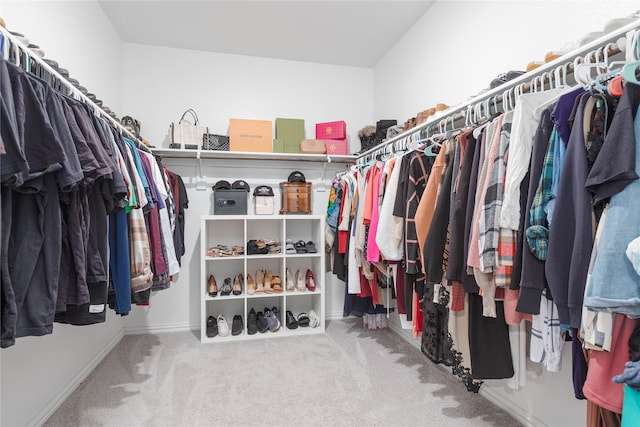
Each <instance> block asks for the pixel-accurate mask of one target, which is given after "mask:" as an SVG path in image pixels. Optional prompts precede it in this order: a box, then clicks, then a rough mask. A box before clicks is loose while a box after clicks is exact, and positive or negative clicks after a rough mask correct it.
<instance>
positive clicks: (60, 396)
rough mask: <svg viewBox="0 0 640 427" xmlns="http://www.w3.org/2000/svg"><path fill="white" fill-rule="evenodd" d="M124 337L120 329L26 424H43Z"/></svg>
mask: <svg viewBox="0 0 640 427" xmlns="http://www.w3.org/2000/svg"><path fill="white" fill-rule="evenodd" d="M122 337H124V330H123V329H120V330H119V331H118V333H117V334H116V335H115V336H114V337H113V338H112V339H111V340H110V341H109V342H108V343H107V345H105V346H104V347H103V348H102V349H101V350H100V351H98V353H96V355H95V356H93V358H92V359H91V360H90V361H89V363H87V364H86V365H85V366H84V367H82V369H81V370H80V371H79V372H78V373H77V374H76V376H75V377H73V379H72V380H71V381H69V382H68V383H67V385H66V386H64V387H63V389H62V390H61V391H60V392H59V393H56V394H55V397H54V398H53V399H52V400H50V401H49V403H47V405H46V406H45V407H44V408H42V409H41V410H40V411H39V412H38V413H37V414H36V415H34V417H33V418H32V419H31V421H29V423H28V424H27V425H28V426H41V425H43V424H44V423H45V422H46V421H47V420H48V419H49V418H50V417H51V416H52V415H53V414H54V412H56V411H57V410H58V408H59V407H60V406H61V405H62V404H63V403H64V402H65V401H66V400H67V399H68V398H69V396H71V393H73V392H74V391H75V390H76V389H77V388H78V386H79V385H80V384H82V382H83V381H84V380H85V379H86V378H87V377H88V376H89V374H90V373H91V372H93V370H94V369H95V368H96V366H98V365H99V364H100V362H102V360H103V359H104V358H105V357H106V356H107V354H109V353H110V352H111V350H113V349H114V348H115V346H116V345H117V344H118V343H119V342H120V340H121V339H122Z"/></svg>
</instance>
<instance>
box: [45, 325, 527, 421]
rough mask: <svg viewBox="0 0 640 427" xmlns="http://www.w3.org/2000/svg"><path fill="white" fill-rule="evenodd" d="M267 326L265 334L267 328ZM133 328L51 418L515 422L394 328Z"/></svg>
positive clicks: (98, 419)
mask: <svg viewBox="0 0 640 427" xmlns="http://www.w3.org/2000/svg"><path fill="white" fill-rule="evenodd" d="M268 333H269V332H268ZM196 335H198V332H197V331H196V332H178V333H166V334H157V335H134V336H126V337H124V338H123V339H122V341H121V342H120V343H119V344H118V345H117V346H116V348H115V349H114V350H113V351H112V352H111V353H110V354H109V355H108V356H107V357H106V358H105V359H104V361H103V362H102V363H101V364H100V365H99V366H98V367H97V368H96V369H95V371H94V372H92V373H91V375H89V377H88V378H87V379H86V381H85V382H84V383H82V384H81V385H80V386H79V387H78V389H77V390H76V391H75V392H74V393H73V394H72V395H71V396H70V397H69V399H68V400H67V401H66V402H65V403H64V404H63V405H62V406H61V407H60V408H59V409H58V410H57V411H56V413H55V414H54V415H53V416H52V417H51V418H50V419H49V420H48V421H47V423H46V424H45V425H46V426H65V427H66V426H217V425H220V426H230V425H256V426H266V425H269V426H343V425H344V426H377V425H379V426H418V425H419V426H438V427H441V426H474V427H476V426H477V427H480V426H517V425H520V424H519V423H518V422H517V421H516V420H514V419H513V418H511V417H510V416H509V415H507V414H506V413H505V412H503V411H501V410H500V409H498V408H497V407H495V406H494V405H493V404H491V403H490V402H488V401H487V400H485V399H484V398H482V397H480V396H479V395H477V394H472V393H469V392H467V391H466V389H465V387H464V386H463V385H462V384H461V383H460V382H459V380H458V379H457V378H456V377H454V376H452V375H451V374H449V373H448V372H446V371H444V370H443V369H441V368H440V367H437V366H435V365H433V364H432V363H431V362H430V361H429V360H428V359H427V358H426V357H425V356H424V355H422V353H420V351H419V350H418V349H417V348H415V347H413V346H412V345H411V344H409V343H407V342H406V341H404V340H403V338H401V337H399V336H398V335H397V334H396V333H394V332H393V331H391V330H389V329H386V330H375V331H363V329H362V324H361V323H360V321H359V320H358V319H346V320H339V321H330V322H328V323H327V333H326V334H324V335H312V336H300V337H289V338H276V339H263V340H255V341H236V342H228V343H214V344H200V342H199V341H198V338H197V337H196Z"/></svg>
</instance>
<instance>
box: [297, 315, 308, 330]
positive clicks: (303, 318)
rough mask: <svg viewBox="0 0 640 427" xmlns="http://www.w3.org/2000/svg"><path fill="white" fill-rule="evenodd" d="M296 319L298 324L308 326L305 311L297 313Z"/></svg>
mask: <svg viewBox="0 0 640 427" xmlns="http://www.w3.org/2000/svg"><path fill="white" fill-rule="evenodd" d="M296 320H297V321H298V326H302V327H307V326H309V316H307V313H300V314H298V319H296Z"/></svg>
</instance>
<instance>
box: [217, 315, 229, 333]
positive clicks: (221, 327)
mask: <svg viewBox="0 0 640 427" xmlns="http://www.w3.org/2000/svg"><path fill="white" fill-rule="evenodd" d="M218 335H220V336H221V337H228V336H229V324H227V321H226V319H225V318H224V316H223V315H222V314H220V315H218Z"/></svg>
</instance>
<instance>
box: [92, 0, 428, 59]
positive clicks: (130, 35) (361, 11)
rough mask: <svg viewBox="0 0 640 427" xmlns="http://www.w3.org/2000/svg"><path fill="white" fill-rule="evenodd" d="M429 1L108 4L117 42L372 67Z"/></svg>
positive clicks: (104, 3)
mask: <svg viewBox="0 0 640 427" xmlns="http://www.w3.org/2000/svg"><path fill="white" fill-rule="evenodd" d="M433 3H434V2H433V1H354V0H352V1H332V0H325V1H307V0H297V1H292V0H290V1H266V0H263V1H244V0H236V1H112V0H101V1H100V5H101V6H102V9H103V10H104V12H105V14H106V15H107V17H108V18H109V20H110V21H111V23H112V24H113V26H114V28H115V29H116V31H117V32H118V33H119V34H120V37H121V38H122V40H123V41H124V42H130V43H141V44H149V45H155V46H167V47H175V48H182V49H195V50H203V51H211V52H221V53H230V54H238V55H250V56H260V57H267V58H278V59H288V60H294V61H305V62H316V63H323V64H333V65H348V66H357V67H373V66H374V65H375V64H376V63H377V62H378V61H379V60H380V59H381V58H382V57H383V56H384V54H385V53H386V52H387V51H389V49H391V47H393V45H394V44H395V43H396V42H397V41H398V40H399V39H400V38H401V37H402V36H403V35H404V34H405V33H406V32H407V31H408V30H409V28H411V26H412V25H413V24H415V23H416V21H418V19H420V17H421V16H422V15H424V13H425V12H426V11H427V10H428V9H429V7H430V6H431V5H432V4H433Z"/></svg>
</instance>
